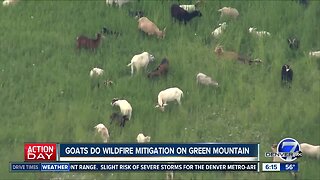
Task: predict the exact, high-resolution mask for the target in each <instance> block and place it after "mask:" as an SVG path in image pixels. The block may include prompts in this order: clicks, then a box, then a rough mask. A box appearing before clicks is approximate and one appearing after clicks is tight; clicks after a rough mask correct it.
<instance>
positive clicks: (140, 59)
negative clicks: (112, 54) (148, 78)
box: [127, 52, 155, 76]
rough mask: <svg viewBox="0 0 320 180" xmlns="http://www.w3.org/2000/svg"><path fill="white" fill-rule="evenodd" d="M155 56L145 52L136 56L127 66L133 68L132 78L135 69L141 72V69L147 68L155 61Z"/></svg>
mask: <svg viewBox="0 0 320 180" xmlns="http://www.w3.org/2000/svg"><path fill="white" fill-rule="evenodd" d="M154 59H155V58H154V56H153V55H152V54H150V53H148V52H143V53H141V54H137V55H134V56H133V57H132V59H131V62H130V63H129V64H128V65H127V66H128V67H129V66H131V76H132V75H133V71H134V68H136V71H139V70H140V68H145V69H146V68H147V66H148V64H149V63H150V62H152V61H154Z"/></svg>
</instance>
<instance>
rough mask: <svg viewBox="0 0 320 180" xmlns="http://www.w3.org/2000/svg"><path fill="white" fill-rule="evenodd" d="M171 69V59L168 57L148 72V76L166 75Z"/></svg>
mask: <svg viewBox="0 0 320 180" xmlns="http://www.w3.org/2000/svg"><path fill="white" fill-rule="evenodd" d="M168 70H169V61H168V59H167V58H164V59H162V61H161V63H160V65H159V66H158V67H157V68H156V69H155V70H153V71H152V72H150V73H149V74H148V78H152V77H157V76H161V75H166V74H167V73H168Z"/></svg>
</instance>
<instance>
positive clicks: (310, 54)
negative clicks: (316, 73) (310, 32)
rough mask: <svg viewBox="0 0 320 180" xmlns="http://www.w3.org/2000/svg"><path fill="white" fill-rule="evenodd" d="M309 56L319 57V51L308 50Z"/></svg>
mask: <svg viewBox="0 0 320 180" xmlns="http://www.w3.org/2000/svg"><path fill="white" fill-rule="evenodd" d="M309 56H310V57H316V58H320V51H313V52H312V51H310V52H309Z"/></svg>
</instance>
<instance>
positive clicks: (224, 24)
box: [211, 22, 227, 38]
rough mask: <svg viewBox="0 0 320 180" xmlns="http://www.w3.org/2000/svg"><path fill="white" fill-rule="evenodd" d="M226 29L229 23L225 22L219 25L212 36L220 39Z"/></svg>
mask: <svg viewBox="0 0 320 180" xmlns="http://www.w3.org/2000/svg"><path fill="white" fill-rule="evenodd" d="M226 27H227V23H226V22H223V23H221V24H219V27H218V28H216V29H215V30H214V31H212V33H211V34H212V35H213V36H214V37H215V38H217V37H219V36H220V35H221V34H222V32H223V31H224V30H225V29H226Z"/></svg>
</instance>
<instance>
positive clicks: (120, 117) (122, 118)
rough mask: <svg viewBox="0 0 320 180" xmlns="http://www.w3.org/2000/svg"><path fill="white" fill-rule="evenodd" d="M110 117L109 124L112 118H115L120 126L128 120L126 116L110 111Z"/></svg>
mask: <svg viewBox="0 0 320 180" xmlns="http://www.w3.org/2000/svg"><path fill="white" fill-rule="evenodd" d="M110 119H111V121H110V124H112V122H113V120H117V121H119V122H120V126H121V127H124V124H125V123H126V121H128V120H129V118H128V116H123V115H122V114H120V113H112V114H111V116H110Z"/></svg>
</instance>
